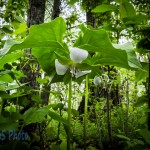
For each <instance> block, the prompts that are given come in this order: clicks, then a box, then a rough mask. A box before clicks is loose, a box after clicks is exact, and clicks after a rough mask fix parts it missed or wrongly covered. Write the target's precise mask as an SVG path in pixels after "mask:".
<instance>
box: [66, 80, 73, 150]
mask: <svg viewBox="0 0 150 150" xmlns="http://www.w3.org/2000/svg"><path fill="white" fill-rule="evenodd" d="M71 98H72V78H71V79H70V82H69V98H68V135H67V150H70V144H71Z"/></svg>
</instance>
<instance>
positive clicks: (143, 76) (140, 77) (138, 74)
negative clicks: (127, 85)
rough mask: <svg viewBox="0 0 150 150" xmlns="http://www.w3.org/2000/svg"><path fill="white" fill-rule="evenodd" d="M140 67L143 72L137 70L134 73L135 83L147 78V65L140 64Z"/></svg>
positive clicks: (144, 63)
mask: <svg viewBox="0 0 150 150" xmlns="http://www.w3.org/2000/svg"><path fill="white" fill-rule="evenodd" d="M141 65H142V68H143V70H141V69H138V70H137V71H136V72H135V79H136V81H141V80H144V81H145V80H146V78H147V77H148V63H146V62H141Z"/></svg>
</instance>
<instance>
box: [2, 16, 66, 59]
mask: <svg viewBox="0 0 150 150" xmlns="http://www.w3.org/2000/svg"><path fill="white" fill-rule="evenodd" d="M65 31H66V25H65V22H64V20H63V19H62V18H57V19H55V20H54V21H52V22H50V23H43V24H40V25H33V26H31V28H30V30H29V36H28V37H27V38H26V39H25V40H24V41H23V42H22V43H20V42H16V41H13V40H7V41H6V43H5V45H4V47H3V49H2V50H1V51H0V53H1V56H2V55H4V54H6V53H7V52H11V51H13V50H16V49H24V48H35V47H38V48H40V47H42V48H43V47H47V48H49V49H50V50H49V51H54V50H56V49H57V50H58V49H61V50H64V47H63V44H62V39H63V34H64V33H65ZM43 52H44V51H41V54H42V53H43Z"/></svg>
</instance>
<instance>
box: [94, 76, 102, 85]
mask: <svg viewBox="0 0 150 150" xmlns="http://www.w3.org/2000/svg"><path fill="white" fill-rule="evenodd" d="M93 83H94V85H95V86H98V85H101V84H102V79H101V78H100V76H95V77H94V80H93Z"/></svg>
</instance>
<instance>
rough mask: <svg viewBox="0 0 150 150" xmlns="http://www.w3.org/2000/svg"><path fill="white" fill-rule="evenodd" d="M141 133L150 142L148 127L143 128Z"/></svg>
mask: <svg viewBox="0 0 150 150" xmlns="http://www.w3.org/2000/svg"><path fill="white" fill-rule="evenodd" d="M139 134H140V135H141V136H142V137H143V138H144V140H145V141H146V142H147V143H148V144H150V132H149V131H148V130H147V129H141V130H140V131H139Z"/></svg>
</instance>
